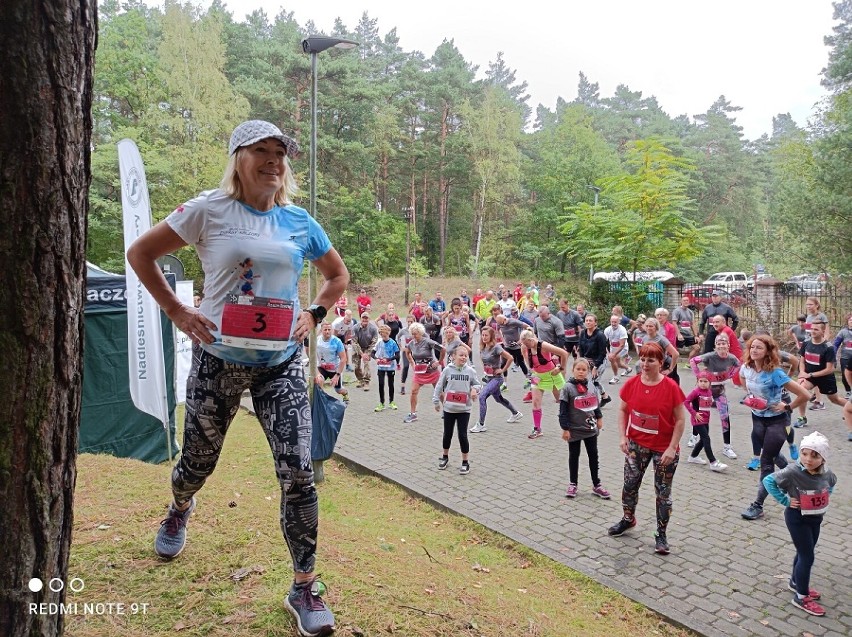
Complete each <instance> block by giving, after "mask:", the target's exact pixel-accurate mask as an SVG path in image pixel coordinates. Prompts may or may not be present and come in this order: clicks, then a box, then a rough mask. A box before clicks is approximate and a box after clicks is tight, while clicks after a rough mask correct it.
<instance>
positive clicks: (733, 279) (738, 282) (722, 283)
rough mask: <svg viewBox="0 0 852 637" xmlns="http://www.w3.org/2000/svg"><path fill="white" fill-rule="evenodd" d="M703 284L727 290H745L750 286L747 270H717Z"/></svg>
mask: <svg viewBox="0 0 852 637" xmlns="http://www.w3.org/2000/svg"><path fill="white" fill-rule="evenodd" d="M701 285H708V286H711V287H714V288H716V289H717V290H725V291H726V292H736V291H737V290H740V291H744V290H746V289H747V288H748V277H747V276H746V273H745V272H716V273H715V274H712V275H710V277H709V278H708V279H707V280H706V281H704V282H703V283H702V284H701Z"/></svg>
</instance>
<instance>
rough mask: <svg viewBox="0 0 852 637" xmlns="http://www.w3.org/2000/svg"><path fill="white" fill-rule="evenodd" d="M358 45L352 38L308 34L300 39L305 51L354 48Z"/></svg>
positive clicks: (320, 51)
mask: <svg viewBox="0 0 852 637" xmlns="http://www.w3.org/2000/svg"><path fill="white" fill-rule="evenodd" d="M356 46H358V43H357V42H354V41H353V40H345V39H343V38H330V37H327V36H324V35H310V36H308V37H306V38H305V39H304V40H302V50H303V51H304V52H305V53H322V52H323V51H325V50H326V49H331V48H337V49H354V48H355V47H356Z"/></svg>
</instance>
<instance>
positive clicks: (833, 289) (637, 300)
mask: <svg viewBox="0 0 852 637" xmlns="http://www.w3.org/2000/svg"><path fill="white" fill-rule="evenodd" d="M772 291H773V294H772V301H771V303H767V302H765V301H764V302H763V303H761V302H758V300H757V297H758V295H757V294H755V293H754V292H752V291H749V290H739V291H736V292H731V293H728V292H725V293H723V299H722V300H723V301H725V302H726V303H728V304H729V305H731V306H732V307H733V308H734V311H735V312H736V313H737V315H738V316H739V319H740V329H741V330H742V329H747V330H750V331H754V330H755V329H757V328H758V327H761V328H763V329H768V330H769V331H770V332H771V333H772V335H773V337H774V338H776V339H777V340H778V341H779V343H781V344H782V346H784V347H785V348H790V347H792V346H793V345H794V342H793V339H792V337H790V336H789V335H788V334H787V328H789V327H791V326H792V325H795V324H796V317H797V316H799V315H801V314H806V313H807V312H806V310H805V303H806V301H807V300H808V298H810V297H813V298H815V299H816V300H817V302H818V303H819V306H820V308H819V311H821V312H823V313H825V315H826V316H827V317H828V322H829V327H830V331H829V335H830V338H831V339H832V340H833V338H834V337H833V335H834V334H836V333H837V331H838V330H839V329H840V328H842V327H844V326H845V325H846V322H847V318H848V317H849V315H850V314H852V281H849V280H847V279H839V282H838V283H830V284H827V285H824V286H823V287H821V288H820V289H816V288H814V289H813V290H807V289H804V288H803V287H802V286H801V285H797V284H793V283H785V284H784V285H780V286H775V287H773V288H772ZM685 293H686V294H687V295H689V296H690V298H693V299H695V303H694V304H693V305H692V306H691V307H692V309H693V310H695V311H696V314H699V315H700V313H701V311H702V310H703V309H704V307H705V306H706V304H707V303H708V302H709V301H710V289H709V288H708V287H707V286H704V285H697V284H688V283H682V282H677V283H664V284H660V283H655V282H642V283H638V282H637V283H635V284H634V283H630V282H609V281H595V282H594V283H593V284H592V286H591V289H590V299H589V301H590V303H591V304H592V306H593V307H594V308H598V309H599V310H600V311H603V312H608V311H609V309H610V308H611V307H612V306H614V305H621V306H622V307H623V308H624V312H625V313H626V314H627V315H628V316H631V317H635V316H636V315H638V314H640V313H641V314H646V315H648V316H651V315H653V313H654V309H655V308H658V307H667V308H668V309H669V310H673V309H674V308H675V307H677V306H679V305H680V299H681V297H682V296H683V295H684V294H685ZM770 307H771V308H772V310H771V311H770V309H769V308H770Z"/></svg>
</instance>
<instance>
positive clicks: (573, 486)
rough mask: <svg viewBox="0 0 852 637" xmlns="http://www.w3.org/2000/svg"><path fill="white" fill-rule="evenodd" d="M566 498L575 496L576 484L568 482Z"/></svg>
mask: <svg viewBox="0 0 852 637" xmlns="http://www.w3.org/2000/svg"><path fill="white" fill-rule="evenodd" d="M565 497H566V498H576V497H577V485H576V484H569V485H568V490H567V491H566V492H565Z"/></svg>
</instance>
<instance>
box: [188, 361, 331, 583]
mask: <svg viewBox="0 0 852 637" xmlns="http://www.w3.org/2000/svg"><path fill="white" fill-rule="evenodd" d="M300 354H301V352H297V353H296V354H295V355H293V356H292V357H291V358H290V359H289V360H287V361H285V362H283V363H281V364H280V365H276V366H275V367H248V366H245V365H237V364H235V363H228V362H226V361H224V360H222V359H221V358H217V357H216V356H213V355H212V354H209V353H207V352H206V351H204V350H203V349H201V347H200V346H198V345H195V346H194V347H193V350H192V368H191V370H190V372H189V380H188V381H187V392H186V419H185V421H184V432H183V453H182V454H181V457H180V460H178V462H177V464H176V465H175V467H174V470H173V471H172V493H173V494H174V498H175V503H176V504H178V505H181V504H183V503H185V502H188V501H189V500H190V499H191V498H192V496H193V495H195V493H196V492H198V490H199V489H201V487H202V486H204V482H205V481H206V480H207V477H208V476H209V475H210V474H211V473H213V470H214V469H215V468H216V463H217V462H218V460H219V453H220V452H221V451H222V444H223V443H224V441H225V434H226V433H227V431H228V427H229V426H230V424H231V421H233V419H234V416H235V415H236V413H237V410H238V409H239V406H240V397H241V396H242V393H243V391H244V390H246V389H249V390H250V391H251V395H252V402H253V404H254V410H255V413H256V414H257V417H258V419H259V420H260V424H261V426H262V427H263V432H264V433H265V434H266V439H267V441H268V442H269V446H270V448H271V449H272V459H273V462H274V463H275V473H276V475H277V476H278V483H279V484H280V485H281V514H280V523H281V531H282V532H283V533H284V541H285V542H287V547H288V548H289V549H290V556H291V557H292V559H293V569H294V571H296V572H298V573H310V572H312V571H313V570H314V561H315V552H316V543H317V524H318V521H319V506H318V500H317V492H316V488H315V487H314V471H313V466H312V465H311V409H310V406H309V405H308V393H307V387H306V385H305V374H304V371H303V369H302V365H301V355H300Z"/></svg>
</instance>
